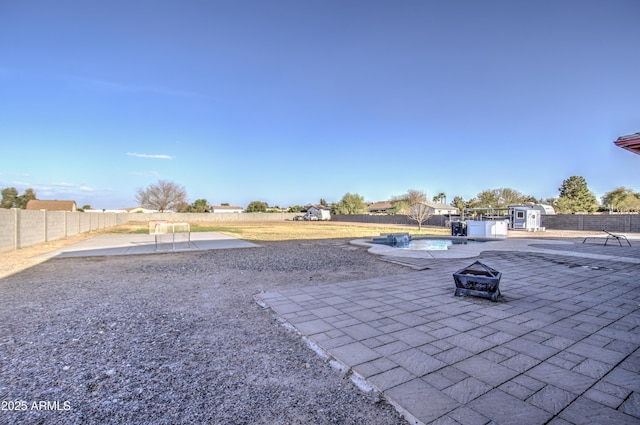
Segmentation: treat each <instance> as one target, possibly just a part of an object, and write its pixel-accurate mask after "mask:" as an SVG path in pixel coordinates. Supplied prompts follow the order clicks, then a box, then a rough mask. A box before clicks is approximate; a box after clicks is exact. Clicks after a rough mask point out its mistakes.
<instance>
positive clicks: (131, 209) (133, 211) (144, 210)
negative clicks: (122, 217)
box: [122, 207, 158, 214]
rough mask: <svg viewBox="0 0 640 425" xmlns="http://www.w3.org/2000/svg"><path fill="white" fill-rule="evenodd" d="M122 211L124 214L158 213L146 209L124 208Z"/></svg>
mask: <svg viewBox="0 0 640 425" xmlns="http://www.w3.org/2000/svg"><path fill="white" fill-rule="evenodd" d="M122 210H123V212H128V213H143V214H151V213H157V212H158V210H150V209H148V208H144V207H133V208H123V209H122Z"/></svg>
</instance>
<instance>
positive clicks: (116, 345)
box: [0, 240, 412, 425]
mask: <svg viewBox="0 0 640 425" xmlns="http://www.w3.org/2000/svg"><path fill="white" fill-rule="evenodd" d="M348 242H349V241H348V240H324V241H296V242H267V243H261V247H260V248H249V249H228V250H215V251H206V252H183V253H168V254H156V255H135V256H118V257H89V258H68V259H53V260H49V261H46V262H44V263H42V264H38V265H35V266H33V267H31V268H29V269H26V270H24V271H22V272H20V273H17V274H14V275H11V276H7V277H4V278H2V279H0V285H1V287H2V297H1V301H0V304H1V307H0V319H1V320H0V400H1V401H2V402H3V406H2V407H3V409H2V410H1V411H0V423H2V424H31V423H33V424H41V423H42V424H44V423H46V424H57V423H60V424H62V423H64V424H87V423H101V424H123V423H127V424H147V423H153V424H187V423H211V424H298V423H313V424H383V425H384V424H403V423H406V422H405V421H404V419H403V418H402V417H401V416H400V415H399V414H398V413H397V412H396V411H395V410H394V409H393V407H391V406H390V405H389V404H387V403H386V402H385V401H384V400H382V399H381V398H379V397H378V396H377V394H375V393H365V392H363V391H361V390H360V389H359V388H357V387H356V386H355V385H354V384H353V383H352V382H351V380H350V379H348V378H349V377H348V376H345V375H344V374H343V373H341V372H340V371H339V370H337V369H334V368H333V367H331V366H330V364H329V363H328V362H327V361H326V359H323V358H321V357H320V356H318V355H316V354H315V353H314V352H313V351H312V350H311V349H310V348H309V347H308V346H306V345H305V344H304V342H303V341H302V339H301V338H300V336H299V335H297V334H296V333H295V332H293V331H291V330H289V329H287V328H285V327H284V326H281V324H280V322H279V321H278V320H277V319H276V317H275V316H274V315H273V314H272V313H271V311H269V310H264V309H262V308H261V307H260V306H259V305H258V304H257V303H256V302H255V301H254V295H255V294H257V293H259V292H263V291H274V290H278V289H280V288H287V287H292V286H300V285H305V284H309V285H315V284H320V283H333V282H340V281H347V280H359V279H368V278H372V277H379V276H387V275H391V274H396V273H411V272H412V271H411V270H410V269H408V268H405V267H401V266H398V265H394V264H390V263H386V262H383V261H380V260H378V259H377V258H376V257H375V256H372V255H370V254H368V253H367V252H366V250H364V249H362V248H356V247H353V246H350V245H349V243H348Z"/></svg>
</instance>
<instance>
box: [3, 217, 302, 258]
mask: <svg viewBox="0 0 640 425" xmlns="http://www.w3.org/2000/svg"><path fill="white" fill-rule="evenodd" d="M296 215H300V214H296V213H226V214H209V213H181V214H174V213H153V214H127V213H110V212H104V213H85V212H71V211H31V210H23V209H17V208H12V209H4V208H0V252H6V251H12V250H16V249H21V248H26V247H29V246H32V245H36V244H39V243H44V242H52V241H55V240H58V239H63V238H66V237H69V236H73V235H77V234H78V233H86V232H90V231H93V230H101V229H106V228H109V227H113V226H117V225H119V224H123V223H127V222H129V221H137V222H146V221H151V220H158V221H186V222H190V223H193V222H199V221H201V222H204V221H206V222H230V221H285V220H293V217H295V216H296Z"/></svg>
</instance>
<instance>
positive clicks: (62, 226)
mask: <svg viewBox="0 0 640 425" xmlns="http://www.w3.org/2000/svg"><path fill="white" fill-rule="evenodd" d="M65 215H66V212H65V211H47V212H46V215H45V217H46V220H47V221H46V223H45V232H46V238H45V242H48V241H55V240H57V239H62V238H64V237H66V236H67V234H66V227H67V220H66V217H65Z"/></svg>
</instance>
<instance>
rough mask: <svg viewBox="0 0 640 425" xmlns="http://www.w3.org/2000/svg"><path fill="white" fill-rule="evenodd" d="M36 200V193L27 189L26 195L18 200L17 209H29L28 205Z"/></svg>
mask: <svg viewBox="0 0 640 425" xmlns="http://www.w3.org/2000/svg"><path fill="white" fill-rule="evenodd" d="M32 199H37V198H36V192H35V191H34V190H33V189H25V191H24V193H23V194H22V195H20V196H18V197H17V198H16V208H22V209H25V208H27V203H29V201H31V200H32Z"/></svg>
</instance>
